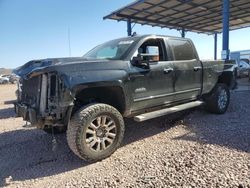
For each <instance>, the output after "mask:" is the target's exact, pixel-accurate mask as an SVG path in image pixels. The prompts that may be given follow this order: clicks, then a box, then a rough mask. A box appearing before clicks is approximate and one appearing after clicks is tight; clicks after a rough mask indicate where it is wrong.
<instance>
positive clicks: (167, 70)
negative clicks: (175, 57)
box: [163, 68, 174, 74]
mask: <svg viewBox="0 0 250 188" xmlns="http://www.w3.org/2000/svg"><path fill="white" fill-rule="evenodd" d="M163 71H164V73H165V74H168V73H170V72H173V71H174V69H173V68H165V69H163Z"/></svg>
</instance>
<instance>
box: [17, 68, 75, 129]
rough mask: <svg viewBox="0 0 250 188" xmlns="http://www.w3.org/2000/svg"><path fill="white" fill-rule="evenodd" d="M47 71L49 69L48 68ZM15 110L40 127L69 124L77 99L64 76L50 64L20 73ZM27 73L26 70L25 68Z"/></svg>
mask: <svg viewBox="0 0 250 188" xmlns="http://www.w3.org/2000/svg"><path fill="white" fill-rule="evenodd" d="M45 70H46V71H45ZM18 71H19V75H20V77H21V78H20V80H19V83H18V90H17V102H16V103H15V111H16V114H17V116H18V117H23V119H24V120H25V121H28V122H30V123H31V124H32V125H34V126H36V127H37V128H40V129H44V128H50V127H53V126H67V124H68V121H69V118H70V115H71V111H72V108H73V101H74V98H73V97H72V95H71V91H70V89H69V88H68V87H67V86H66V85H65V80H64V77H63V75H61V74H59V73H58V72H56V71H51V70H50V71H49V70H48V67H44V68H41V67H39V68H38V69H32V71H30V72H27V73H25V74H23V75H22V74H20V70H16V73H18ZM22 72H24V71H22Z"/></svg>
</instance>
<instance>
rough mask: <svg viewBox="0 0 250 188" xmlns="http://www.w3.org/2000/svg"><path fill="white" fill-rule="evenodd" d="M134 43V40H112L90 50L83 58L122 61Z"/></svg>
mask: <svg viewBox="0 0 250 188" xmlns="http://www.w3.org/2000/svg"><path fill="white" fill-rule="evenodd" d="M134 42H135V40H134V39H133V38H128V39H117V40H112V41H109V42H106V43H104V44H101V45H99V46H97V47H95V48H94V49H92V50H90V51H89V52H88V53H86V54H85V55H84V56H83V58H85V59H109V60H121V59H122V56H123V55H124V54H125V53H126V52H127V51H128V50H129V48H130V47H131V45H132V44H133V43H134Z"/></svg>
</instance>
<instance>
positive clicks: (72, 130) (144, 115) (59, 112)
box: [15, 35, 234, 161]
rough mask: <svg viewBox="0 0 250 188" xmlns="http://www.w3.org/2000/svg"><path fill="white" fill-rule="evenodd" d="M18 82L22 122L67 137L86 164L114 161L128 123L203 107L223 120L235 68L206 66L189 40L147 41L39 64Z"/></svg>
mask: <svg viewBox="0 0 250 188" xmlns="http://www.w3.org/2000/svg"><path fill="white" fill-rule="evenodd" d="M15 73H16V74H17V75H19V76H20V77H21V78H20V82H19V91H18V99H17V103H16V104H15V110H16V113H17V115H18V116H22V117H23V119H24V120H26V121H29V122H31V123H32V124H33V125H35V126H37V127H38V128H40V129H43V130H45V131H46V132H49V133H51V132H54V133H59V132H64V131H66V130H67V140H68V144H69V147H70V148H71V150H72V151H73V152H74V153H75V154H76V155H77V156H79V157H80V158H82V159H86V160H92V161H96V160H101V159H103V158H106V157H108V156H109V155H111V154H112V153H113V152H114V151H115V150H116V149H117V148H118V147H119V145H120V144H121V142H122V139H123V135H124V130H125V126H124V122H123V117H127V118H131V117H133V118H134V120H136V121H139V122H140V121H145V120H148V119H152V118H156V117H159V116H163V115H167V114H170V113H174V112H177V111H181V110H185V109H189V108H193V107H196V106H200V105H203V104H205V106H206V109H207V110H208V111H210V112H213V113H217V114H223V113H225V112H226V110H227V107H228V104H229V101H230V92H229V89H230V88H231V87H232V85H233V84H234V79H233V74H234V64H233V63H232V62H224V61H201V60H200V59H199V56H198V54H197V52H196V49H195V47H194V45H193V43H192V41H191V40H189V39H183V38H176V37H166V36H156V35H145V36H133V37H127V38H121V39H116V40H112V41H109V42H106V43H104V44H102V45H99V46H97V47H96V48H94V49H92V50H91V51H90V52H88V53H87V54H86V55H84V56H83V57H79V58H56V59H45V60H34V61H30V62H28V63H26V64H25V65H23V66H22V67H20V68H18V69H17V70H15Z"/></svg>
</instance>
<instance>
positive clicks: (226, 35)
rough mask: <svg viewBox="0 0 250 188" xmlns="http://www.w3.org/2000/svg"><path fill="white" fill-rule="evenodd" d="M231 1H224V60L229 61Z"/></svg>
mask: <svg viewBox="0 0 250 188" xmlns="http://www.w3.org/2000/svg"><path fill="white" fill-rule="evenodd" d="M229 7H230V1H229V0H223V42H222V43H223V45H222V59H225V60H228V59H229V54H230V50H229V17H230V15H229V14H230V13H229V12H230V8H229Z"/></svg>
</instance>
